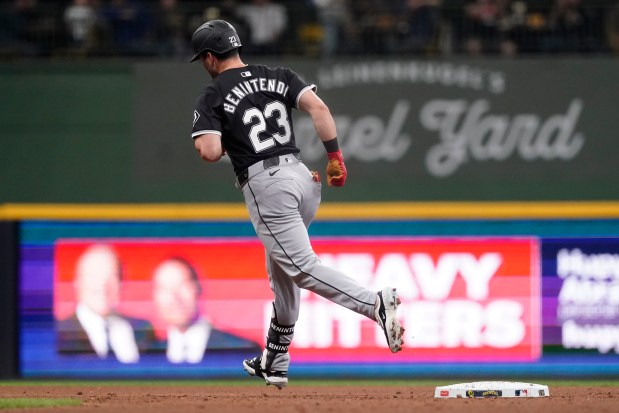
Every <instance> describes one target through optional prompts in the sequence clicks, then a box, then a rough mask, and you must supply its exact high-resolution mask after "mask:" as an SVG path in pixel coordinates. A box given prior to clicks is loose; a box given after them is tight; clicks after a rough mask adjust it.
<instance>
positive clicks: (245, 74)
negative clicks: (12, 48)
mask: <svg viewBox="0 0 619 413" xmlns="http://www.w3.org/2000/svg"><path fill="white" fill-rule="evenodd" d="M241 76H243V77H251V72H250V71H249V70H247V71H245V72H241Z"/></svg>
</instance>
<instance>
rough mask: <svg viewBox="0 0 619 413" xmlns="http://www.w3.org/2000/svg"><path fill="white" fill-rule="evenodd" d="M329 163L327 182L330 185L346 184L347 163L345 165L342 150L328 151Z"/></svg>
mask: <svg viewBox="0 0 619 413" xmlns="http://www.w3.org/2000/svg"><path fill="white" fill-rule="evenodd" d="M327 158H329V163H328V164H327V184H328V185H329V186H344V184H345V183H346V176H347V175H348V172H347V171H346V165H344V158H343V157H342V151H341V150H338V151H337V152H329V153H327Z"/></svg>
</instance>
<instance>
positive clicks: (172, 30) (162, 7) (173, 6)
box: [155, 0, 189, 57]
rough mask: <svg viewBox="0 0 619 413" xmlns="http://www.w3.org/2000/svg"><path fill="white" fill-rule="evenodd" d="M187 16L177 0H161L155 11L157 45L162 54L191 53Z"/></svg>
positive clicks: (177, 54)
mask: <svg viewBox="0 0 619 413" xmlns="http://www.w3.org/2000/svg"><path fill="white" fill-rule="evenodd" d="M186 29H187V16H186V15H185V13H184V11H183V10H182V9H181V8H180V6H179V3H178V1H177V0H159V6H158V8H157V10H156V11H155V31H156V41H155V42H156V47H157V50H158V54H159V55H160V56H172V57H180V56H186V55H187V54H189V41H188V39H189V35H188V32H187V31H186Z"/></svg>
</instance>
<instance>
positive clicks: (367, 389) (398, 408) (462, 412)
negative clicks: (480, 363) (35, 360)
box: [0, 383, 619, 413]
mask: <svg viewBox="0 0 619 413" xmlns="http://www.w3.org/2000/svg"><path fill="white" fill-rule="evenodd" d="M549 388H550V395H551V396H550V397H546V398H528V399H515V398H503V399H435V398H434V387H433V386H417V385H411V386H402V385H398V386H394V385H376V386H365V385H333V386H332V385H319V386H313V385H309V386H308V385H296V386H295V385H294V384H291V385H290V386H289V387H287V388H285V389H283V390H278V389H276V388H273V387H266V386H238V385H232V386H225V387H224V386H211V385H205V386H197V385H192V386H183V385H172V386H169V385H150V384H149V385H146V386H140V385H137V384H131V385H127V386H123V385H101V386H99V385H92V384H89V383H85V384H84V385H73V384H72V385H41V384H38V385H32V386H30V385H15V386H12V385H5V386H0V397H2V398H72V399H77V400H80V401H81V405H80V406H74V407H53V408H47V407H46V408H30V409H6V410H3V411H5V412H21V413H25V412H37V413H61V412H75V413H78V412H97V413H108V412H109V413H112V412H113V413H118V412H136V413H141V412H150V413H163V412H171V413H188V412H189V413H190V412H209V413H219V412H221V413H246V412H251V413H256V412H268V413H304V412H307V413H310V412H311V413H322V412H335V413H349V412H350V413H352V412H358V413H398V412H402V413H404V412H406V413H421V412H445V413H451V412H454V413H468V412H470V413H485V412H488V413H498V412H500V413H512V412H527V413H537V412H540V413H542V412H543V413H569V412H592V413H593V412H595V413H598V412H608V413H611V412H619V387H610V386H609V387H606V386H592V387H588V386H552V385H551V386H549Z"/></svg>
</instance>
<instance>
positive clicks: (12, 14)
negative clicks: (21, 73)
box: [3, 0, 61, 57]
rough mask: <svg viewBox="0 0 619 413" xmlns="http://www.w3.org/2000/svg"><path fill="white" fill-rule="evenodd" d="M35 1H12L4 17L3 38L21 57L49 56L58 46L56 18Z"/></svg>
mask: <svg viewBox="0 0 619 413" xmlns="http://www.w3.org/2000/svg"><path fill="white" fill-rule="evenodd" d="M47 11H48V10H46V9H45V8H44V7H43V6H42V5H40V4H39V3H38V1H37V0H14V1H13V6H12V8H11V9H10V10H9V12H8V15H7V16H6V22H7V23H8V25H7V27H6V28H5V29H4V30H3V31H6V34H5V37H6V38H7V39H8V40H9V41H11V42H13V46H12V47H11V49H12V50H13V51H14V52H15V54H17V55H22V56H30V57H35V56H49V55H51V54H52V52H53V50H54V49H55V48H56V47H57V46H58V43H59V39H60V38H61V36H60V35H59V34H60V32H61V29H60V27H59V24H58V21H57V19H56V16H55V15H54V14H53V13H49V12H47Z"/></svg>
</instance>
